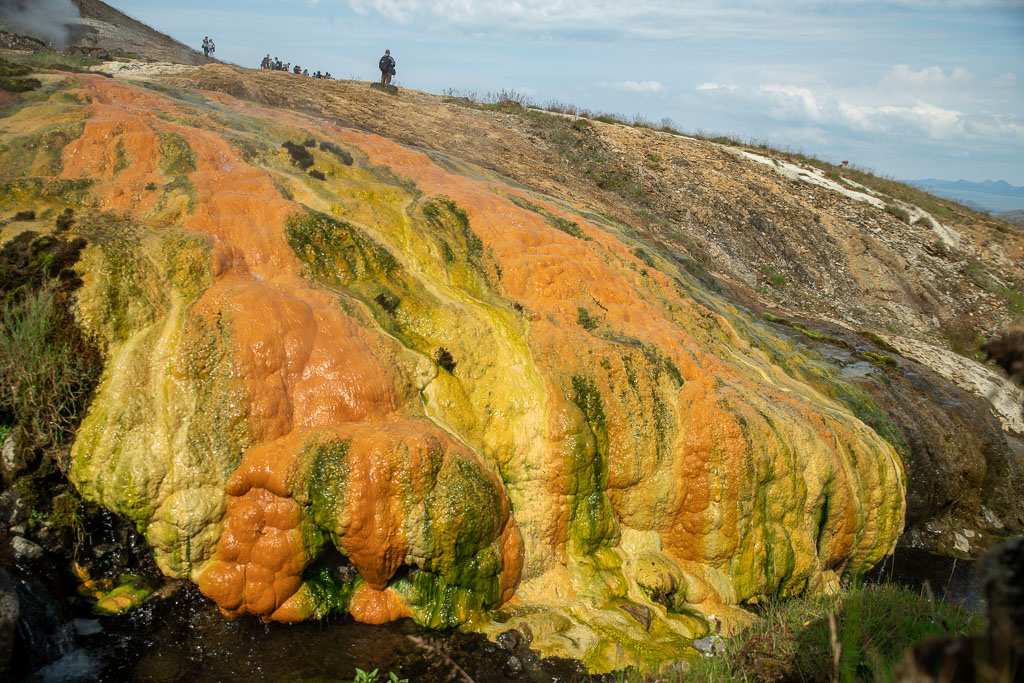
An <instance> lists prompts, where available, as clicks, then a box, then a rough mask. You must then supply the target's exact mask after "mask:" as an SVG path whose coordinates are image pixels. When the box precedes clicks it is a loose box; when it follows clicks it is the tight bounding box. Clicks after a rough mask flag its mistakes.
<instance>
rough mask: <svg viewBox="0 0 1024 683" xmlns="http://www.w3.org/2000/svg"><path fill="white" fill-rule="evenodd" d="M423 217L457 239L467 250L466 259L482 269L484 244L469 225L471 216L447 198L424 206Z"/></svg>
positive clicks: (443, 197) (433, 200)
mask: <svg viewBox="0 0 1024 683" xmlns="http://www.w3.org/2000/svg"><path fill="white" fill-rule="evenodd" d="M423 215H424V216H426V218H427V221H428V222H429V223H430V224H431V226H432V227H434V228H435V229H437V230H441V231H444V232H445V233H448V234H450V235H452V236H453V237H455V238H456V239H457V240H458V242H460V243H461V244H460V246H461V247H462V248H463V249H464V250H465V255H466V259H467V260H468V261H469V262H470V263H472V264H474V265H476V266H478V267H480V266H482V259H483V255H484V243H483V242H482V241H481V240H480V237H479V236H477V234H476V233H475V232H473V229H472V227H471V226H470V225H469V216H468V215H466V212H465V211H463V210H462V209H460V208H459V206H458V205H457V204H456V203H455V202H454V201H452V200H451V199H449V198H448V197H445V196H440V197H434V198H433V199H431V200H430V201H428V202H427V203H426V204H424V205H423Z"/></svg>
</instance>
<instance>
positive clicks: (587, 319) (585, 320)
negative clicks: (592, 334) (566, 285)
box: [576, 306, 599, 330]
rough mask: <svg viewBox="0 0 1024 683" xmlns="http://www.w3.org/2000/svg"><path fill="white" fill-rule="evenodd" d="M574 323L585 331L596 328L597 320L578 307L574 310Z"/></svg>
mask: <svg viewBox="0 0 1024 683" xmlns="http://www.w3.org/2000/svg"><path fill="white" fill-rule="evenodd" d="M576 322H578V323H579V325H580V327H582V328H583V329H585V330H592V329H594V328H596V327H597V325H598V322H599V321H598V319H597V318H595V317H593V316H592V315H590V311H588V310H587V309H585V308H583V307H582V306H580V307H579V308H577V309H576Z"/></svg>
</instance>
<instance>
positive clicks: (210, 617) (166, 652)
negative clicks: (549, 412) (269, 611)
mask: <svg viewBox="0 0 1024 683" xmlns="http://www.w3.org/2000/svg"><path fill="white" fill-rule="evenodd" d="M75 627H76V632H75V635H74V649H72V650H70V651H69V652H68V653H67V654H66V656H65V660H63V662H60V661H59V662H57V663H55V664H53V665H51V667H52V668H51V669H50V671H51V672H52V673H53V674H54V675H59V672H61V671H62V670H64V668H66V669H68V670H71V671H72V672H74V671H85V672H87V674H88V676H89V678H86V677H84V676H83V677H80V678H77V679H75V678H72V680H95V681H110V682H114V681H123V680H137V681H167V680H191V681H197V682H200V681H204V682H205V681H224V680H281V679H304V678H309V677H315V678H317V679H319V680H336V679H342V680H351V679H352V678H354V677H355V670H356V669H357V668H359V669H363V670H364V671H371V670H373V669H379V671H380V673H381V674H382V678H383V677H385V676H387V674H388V673H389V672H393V673H395V674H396V675H398V676H399V677H400V678H408V679H409V680H410V681H424V682H426V683H431V682H435V681H436V682H441V681H448V680H453V678H452V673H453V667H452V665H451V663H452V662H454V663H455V664H456V665H457V666H458V667H460V668H461V669H463V670H464V671H465V672H466V673H467V674H469V676H471V677H472V678H473V680H475V681H479V682H483V681H502V680H519V681H555V680H557V681H567V682H572V681H585V680H601V679H600V678H595V677H589V676H587V675H586V673H585V671H584V669H583V667H582V665H581V664H580V663H578V662H573V661H570V660H562V659H554V658H549V659H541V658H539V657H538V656H537V655H536V653H534V652H531V651H530V650H529V649H528V648H527V647H526V646H525V645H524V644H523V643H517V644H516V646H515V647H513V648H512V649H506V648H504V647H502V646H499V645H498V644H496V643H493V642H490V641H488V640H487V639H486V638H484V637H483V636H480V635H478V634H468V633H461V632H459V631H453V630H445V631H431V630H429V629H424V628H422V627H419V626H417V625H416V624H414V623H413V622H412V621H411V620H408V619H405V620H402V621H399V622H395V623H393V624H389V625H386V626H368V625H365V624H358V623H356V622H354V621H353V620H352V619H351V618H347V617H342V618H331V619H329V620H326V621H324V622H318V623H300V624H291V625H285V624H275V623H264V622H262V621H260V620H259V619H256V618H255V617H243V618H241V619H235V620H232V619H227V618H226V617H224V616H223V615H221V614H220V613H219V612H218V611H217V609H216V608H215V607H214V606H212V605H211V604H210V603H209V602H208V601H207V600H206V599H205V598H203V597H202V595H201V594H200V593H199V592H198V590H196V589H195V588H194V587H192V586H189V585H186V584H182V587H181V589H180V590H179V591H178V592H177V594H176V595H174V596H173V597H171V598H168V599H165V600H154V601H151V602H149V603H147V604H146V605H144V606H143V607H142V608H140V609H138V610H136V611H134V612H132V613H130V614H129V615H127V616H124V617H110V618H106V617H100V618H95V617H91V616H89V615H86V616H85V617H84V618H80V619H79V620H78V621H76V622H75ZM410 636H412V637H413V638H415V639H416V640H418V641H421V642H422V643H423V644H417V642H415V641H414V640H413V639H411V638H410ZM456 680H457V679H456Z"/></svg>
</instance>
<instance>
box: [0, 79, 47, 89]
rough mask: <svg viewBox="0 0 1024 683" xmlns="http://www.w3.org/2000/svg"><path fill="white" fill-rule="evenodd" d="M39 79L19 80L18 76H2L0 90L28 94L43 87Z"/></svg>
mask: <svg viewBox="0 0 1024 683" xmlns="http://www.w3.org/2000/svg"><path fill="white" fill-rule="evenodd" d="M42 85H43V84H42V82H41V81H40V80H39V79H38V78H19V77H17V76H0V90H6V91H7V92H28V91H30V90H36V89H37V88H41V87H42Z"/></svg>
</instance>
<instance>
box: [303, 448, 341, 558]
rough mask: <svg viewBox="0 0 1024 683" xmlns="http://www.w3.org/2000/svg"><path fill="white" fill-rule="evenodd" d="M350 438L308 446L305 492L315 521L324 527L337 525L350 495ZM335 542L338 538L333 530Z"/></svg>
mask: <svg viewBox="0 0 1024 683" xmlns="http://www.w3.org/2000/svg"><path fill="white" fill-rule="evenodd" d="M350 446H351V442H349V441H329V442H323V443H315V444H313V445H312V446H310V447H309V451H308V452H309V457H310V467H309V474H308V475H307V476H306V495H307V496H308V497H309V511H310V517H311V518H312V520H313V522H314V523H315V524H316V525H317V526H319V527H320V528H322V529H328V530H330V529H335V528H336V527H337V520H338V515H339V514H340V512H341V511H342V510H344V509H345V503H346V500H347V498H348V479H349V461H348V450H349V447H350ZM331 540H332V541H333V542H334V544H335V546H337V545H338V544H339V539H338V538H336V537H334V536H333V534H332V538H331Z"/></svg>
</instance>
